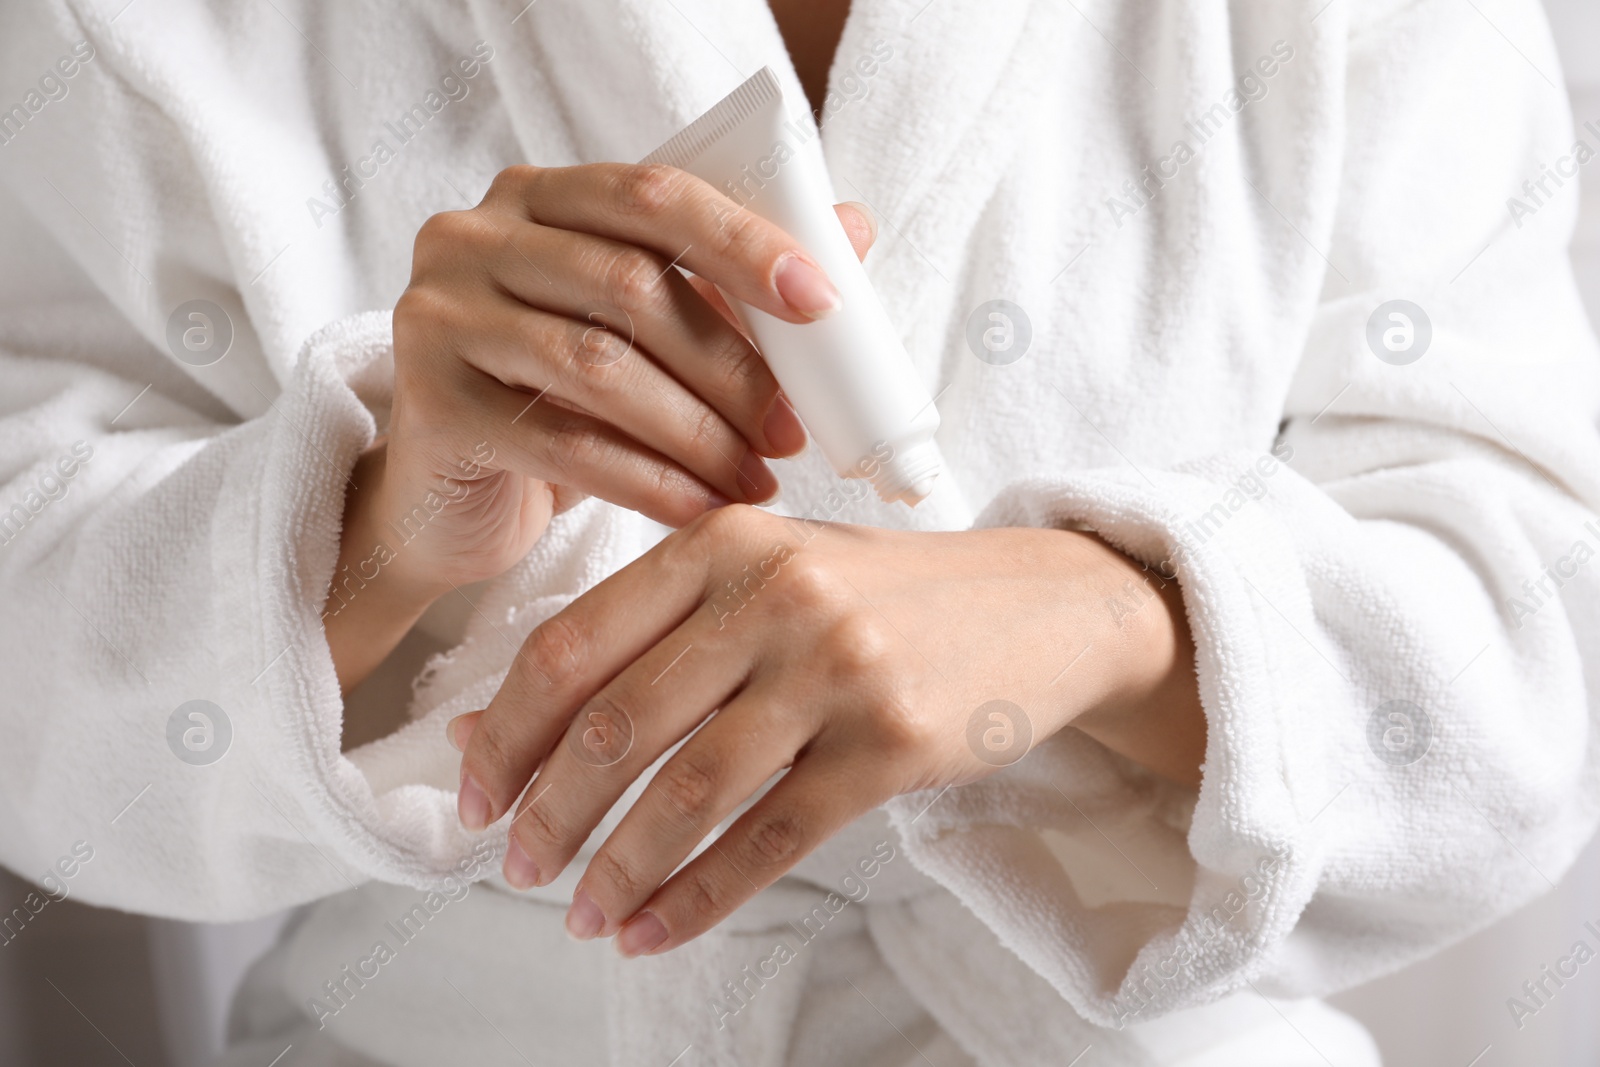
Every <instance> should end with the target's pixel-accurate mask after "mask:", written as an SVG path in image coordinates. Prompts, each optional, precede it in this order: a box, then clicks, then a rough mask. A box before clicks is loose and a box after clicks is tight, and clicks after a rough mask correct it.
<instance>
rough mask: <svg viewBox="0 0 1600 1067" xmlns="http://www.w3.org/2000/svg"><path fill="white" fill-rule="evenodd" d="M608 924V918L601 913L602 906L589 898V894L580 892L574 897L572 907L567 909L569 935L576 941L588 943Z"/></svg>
mask: <svg viewBox="0 0 1600 1067" xmlns="http://www.w3.org/2000/svg"><path fill="white" fill-rule="evenodd" d="M605 924H606V917H605V915H603V914H602V913H601V911H600V905H598V904H596V903H595V902H594V901H593V900H591V899H590V898H589V894H588V893H585V892H584V891H583V890H581V889H580V890H578V891H577V892H576V893H575V894H573V897H572V907H570V908H568V909H567V933H569V934H571V935H572V936H573V938H574V939H575V940H578V941H588V940H590V939H591V938H593V937H594V935H596V934H598V933H599V932H600V930H601V928H602V927H604V926H605Z"/></svg>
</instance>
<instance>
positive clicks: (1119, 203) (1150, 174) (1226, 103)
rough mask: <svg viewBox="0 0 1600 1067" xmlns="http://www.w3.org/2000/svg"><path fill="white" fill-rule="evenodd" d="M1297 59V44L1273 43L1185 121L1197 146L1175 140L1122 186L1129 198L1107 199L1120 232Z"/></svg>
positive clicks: (1109, 197) (1114, 197)
mask: <svg viewBox="0 0 1600 1067" xmlns="http://www.w3.org/2000/svg"><path fill="white" fill-rule="evenodd" d="M1293 58H1294V46H1293V45H1291V44H1289V42H1287V41H1275V42H1273V45H1272V50H1271V52H1270V53H1269V54H1267V55H1264V56H1262V57H1261V58H1259V59H1257V60H1256V61H1255V63H1254V64H1252V65H1251V66H1250V67H1248V68H1246V69H1245V71H1244V73H1242V74H1240V75H1239V77H1238V79H1237V81H1236V82H1235V83H1234V84H1233V85H1230V86H1229V87H1228V91H1227V92H1225V93H1223V94H1222V99H1221V100H1220V101H1219V102H1217V103H1215V104H1212V105H1211V107H1210V108H1209V109H1207V110H1206V111H1204V112H1202V113H1201V114H1200V115H1198V116H1196V117H1195V118H1192V119H1187V120H1185V121H1184V124H1183V128H1184V129H1185V130H1187V131H1188V132H1189V134H1190V136H1191V137H1193V138H1194V144H1190V143H1189V142H1188V141H1187V140H1181V139H1180V140H1177V141H1174V142H1173V144H1172V150H1171V152H1169V153H1168V154H1167V155H1164V156H1162V157H1161V158H1160V159H1158V160H1156V161H1155V162H1154V163H1147V164H1145V166H1144V167H1143V168H1142V169H1141V170H1140V171H1139V177H1138V179H1137V180H1135V179H1133V178H1129V179H1128V180H1127V181H1125V182H1123V183H1122V197H1126V199H1123V198H1122V197H1119V196H1116V195H1112V196H1108V197H1106V209H1107V210H1108V211H1110V212H1111V221H1113V222H1115V223H1116V224H1117V229H1119V230H1120V229H1122V224H1123V222H1124V221H1126V220H1127V219H1131V218H1133V217H1134V216H1135V215H1137V214H1139V212H1141V211H1143V210H1144V209H1145V208H1146V207H1148V206H1149V205H1150V204H1151V203H1152V202H1153V201H1154V200H1155V199H1156V197H1157V196H1158V195H1159V194H1160V192H1161V190H1162V189H1164V188H1166V185H1167V183H1168V182H1170V181H1172V180H1173V179H1175V178H1176V177H1177V176H1178V174H1179V172H1180V171H1182V169H1183V168H1184V166H1186V165H1187V164H1188V163H1189V162H1190V161H1191V160H1193V159H1194V158H1195V156H1197V155H1199V153H1200V149H1202V148H1204V147H1205V146H1206V143H1207V142H1208V141H1210V140H1211V139H1212V138H1213V137H1215V136H1216V135H1217V133H1218V132H1219V131H1221V130H1222V128H1223V127H1224V126H1226V125H1227V124H1228V123H1229V122H1230V121H1232V120H1233V119H1235V118H1237V117H1238V115H1239V113H1240V112H1242V111H1243V110H1244V109H1245V108H1246V107H1247V106H1248V105H1250V104H1253V103H1255V102H1257V101H1259V100H1262V99H1265V97H1266V95H1267V88H1268V87H1267V82H1268V80H1269V79H1271V78H1272V77H1273V76H1275V75H1276V74H1277V73H1278V71H1279V70H1281V69H1282V67H1283V65H1285V64H1287V63H1288V62H1289V61H1290V60H1291V59H1293Z"/></svg>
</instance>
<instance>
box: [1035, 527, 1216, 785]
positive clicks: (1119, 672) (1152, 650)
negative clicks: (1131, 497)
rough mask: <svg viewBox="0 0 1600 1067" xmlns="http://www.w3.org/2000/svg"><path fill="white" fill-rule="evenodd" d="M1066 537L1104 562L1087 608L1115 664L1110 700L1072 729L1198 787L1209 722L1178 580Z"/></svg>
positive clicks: (1085, 534) (1098, 542)
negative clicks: (1093, 614)
mask: <svg viewBox="0 0 1600 1067" xmlns="http://www.w3.org/2000/svg"><path fill="white" fill-rule="evenodd" d="M1063 532H1064V533H1065V534H1066V535H1068V536H1072V537H1075V538H1079V539H1081V540H1082V542H1083V543H1084V546H1085V548H1086V549H1087V550H1088V552H1089V554H1090V555H1091V556H1092V557H1093V558H1095V559H1096V560H1097V563H1096V564H1095V565H1094V569H1095V572H1096V575H1095V578H1094V579H1093V580H1092V583H1091V589H1092V590H1094V593H1093V594H1092V595H1091V597H1090V602H1089V603H1088V604H1087V606H1088V608H1089V609H1090V610H1091V611H1095V612H1103V615H1102V616H1101V618H1100V620H1099V624H1098V625H1097V626H1095V627H1091V628H1090V629H1091V631H1094V632H1098V633H1099V634H1100V635H1101V636H1099V637H1097V638H1095V639H1094V640H1095V642H1096V643H1097V644H1098V643H1100V642H1104V643H1105V644H1106V645H1107V646H1108V648H1107V653H1108V654H1109V655H1110V657H1111V659H1112V661H1113V662H1114V667H1113V668H1112V669H1111V671H1110V672H1109V678H1108V687H1107V691H1106V693H1105V695H1104V697H1103V698H1102V699H1100V700H1098V701H1096V702H1095V703H1094V705H1093V706H1092V707H1091V708H1090V709H1089V710H1087V711H1085V712H1083V713H1082V714H1080V715H1078V716H1077V717H1076V718H1075V719H1073V721H1072V725H1073V726H1074V727H1076V728H1077V729H1079V730H1082V731H1083V732H1084V733H1087V734H1088V735H1089V736H1091V737H1093V738H1095V740H1097V741H1100V742H1101V743H1102V744H1104V745H1106V746H1107V747H1108V748H1111V749H1112V750H1114V751H1116V752H1119V753H1121V754H1122V755H1125V756H1128V757H1129V758H1131V759H1133V760H1135V761H1136V762H1138V763H1141V764H1143V765H1145V766H1147V767H1149V768H1150V769H1151V770H1154V771H1157V772H1158V773H1161V774H1163V775H1165V776H1166V777H1169V778H1172V779H1174V780H1176V781H1180V782H1184V783H1186V784H1196V783H1198V782H1199V780H1200V764H1201V762H1202V761H1203V760H1204V757H1205V738H1206V722H1205V713H1204V710H1203V708H1202V705H1201V703H1200V694H1199V684H1198V679H1197V677H1196V675H1195V649H1194V641H1193V638H1192V636H1191V634H1190V631H1189V623H1188V617H1187V614H1186V612H1185V609H1184V602H1183V593H1182V589H1181V587H1180V586H1179V584H1178V580H1177V577H1176V576H1175V575H1174V576H1171V577H1169V576H1166V575H1163V574H1162V573H1161V572H1160V571H1159V570H1157V569H1156V568H1153V567H1149V566H1146V565H1144V564H1141V563H1139V562H1138V561H1136V560H1134V559H1132V558H1130V557H1128V556H1126V555H1124V554H1123V553H1121V552H1120V551H1118V550H1117V549H1116V548H1114V547H1112V546H1111V545H1110V544H1108V543H1107V542H1105V541H1104V540H1102V539H1101V538H1100V537H1099V536H1098V535H1097V534H1095V533H1093V532H1092V531H1063Z"/></svg>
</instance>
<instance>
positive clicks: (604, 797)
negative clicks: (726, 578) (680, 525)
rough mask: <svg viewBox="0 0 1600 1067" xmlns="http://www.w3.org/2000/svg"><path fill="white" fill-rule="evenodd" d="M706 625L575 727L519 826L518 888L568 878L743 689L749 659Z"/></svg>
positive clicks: (522, 809) (679, 632) (624, 680)
mask: <svg viewBox="0 0 1600 1067" xmlns="http://www.w3.org/2000/svg"><path fill="white" fill-rule="evenodd" d="M700 618H701V616H699V615H691V616H690V617H689V619H688V621H687V622H685V623H684V624H683V625H681V626H679V627H678V628H677V629H676V630H674V631H673V632H672V633H671V634H669V635H668V636H667V637H666V638H664V639H663V640H662V641H660V642H659V643H658V644H656V645H655V646H654V647H653V648H651V649H650V650H649V651H648V652H646V653H645V654H644V655H643V656H641V657H639V658H638V659H637V660H635V661H634V662H633V663H632V664H630V665H629V666H628V667H627V669H625V670H623V671H622V672H621V673H620V674H618V675H617V676H616V677H615V678H614V679H612V680H611V681H610V682H608V683H607V684H606V685H605V686H604V687H602V688H601V690H600V691H599V692H598V693H596V694H595V695H594V696H593V697H591V698H589V699H588V700H587V701H585V702H584V704H583V706H582V707H581V708H580V709H579V710H578V713H577V714H576V715H574V716H573V717H572V719H571V722H570V725H568V726H567V728H566V730H565V732H564V734H563V736H562V737H561V738H560V740H558V741H557V742H556V743H555V744H554V746H553V747H552V748H551V750H550V754H549V756H548V757H547V758H546V759H545V762H544V766H543V767H542V768H541V769H540V771H539V777H538V780H537V781H536V782H534V785H533V788H532V789H530V790H529V791H528V793H527V795H525V796H524V797H523V800H522V802H521V803H520V804H519V805H518V807H517V815H516V817H515V818H514V819H512V821H511V834H512V848H513V851H512V852H508V854H507V861H506V878H507V880H508V881H510V882H511V884H512V886H513V887H514V888H517V889H527V888H529V887H530V886H534V885H546V884H548V883H549V882H551V881H553V880H554V879H555V878H556V877H557V876H558V875H560V873H561V872H562V870H564V869H565V868H566V866H567V864H568V863H570V862H571V861H572V857H573V856H574V855H576V854H577V852H578V849H579V848H580V847H582V845H583V843H584V842H585V841H587V840H588V838H589V835H590V834H591V833H592V832H593V831H594V828H595V827H596V826H597V825H599V823H600V820H601V819H602V818H603V817H604V816H605V814H606V812H608V811H610V810H611V809H612V807H613V806H614V805H615V804H616V803H617V801H618V800H619V799H621V797H622V794H623V792H624V791H626V790H627V788H628V786H629V785H631V784H632V783H633V781H634V780H635V779H637V778H638V777H639V776H640V775H641V774H643V773H644V772H645V771H646V770H647V769H648V768H649V767H650V766H651V764H653V763H655V761H656V760H657V759H658V758H659V757H660V756H661V754H662V753H663V752H666V751H667V750H668V749H670V748H671V747H672V746H673V745H675V744H677V743H678V742H679V741H681V740H683V738H684V737H686V736H687V735H688V734H690V733H691V732H693V731H694V729H695V727H697V726H699V725H700V724H701V723H702V722H704V721H705V719H706V717H707V716H708V715H710V714H711V712H712V710H713V709H714V708H716V707H717V706H718V705H720V704H721V703H723V701H724V700H725V699H726V698H728V697H729V696H731V695H732V694H733V693H734V691H735V690H737V689H738V688H739V686H740V685H742V684H743V682H744V679H745V676H746V674H747V673H748V668H749V659H748V653H741V651H740V649H739V647H737V646H734V645H732V644H730V642H729V639H728V635H727V634H726V633H722V632H719V631H715V630H711V631H708V630H707V628H706V627H705V626H703V625H700V624H699V622H700ZM515 850H520V855H514V851H515ZM666 873H670V868H669V870H668V871H667V872H664V873H663V875H662V877H665V875H666ZM625 874H626V872H625V871H622V870H618V871H617V872H616V875H617V877H618V878H621V877H624V876H625ZM644 888H645V891H646V892H648V890H649V889H650V888H654V885H653V884H652V885H651V886H649V887H644Z"/></svg>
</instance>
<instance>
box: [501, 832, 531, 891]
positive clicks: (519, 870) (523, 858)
mask: <svg viewBox="0 0 1600 1067" xmlns="http://www.w3.org/2000/svg"><path fill="white" fill-rule="evenodd" d="M502 872H503V873H504V874H505V876H506V881H507V882H508V883H510V885H511V888H512V889H532V888H533V887H534V886H535V885H537V884H538V883H539V865H538V864H537V863H535V862H533V857H532V856H530V855H528V854H527V853H526V852H524V851H523V849H522V844H521V842H519V841H518V840H517V835H516V834H512V835H511V840H509V841H508V842H506V862H505V866H504V868H502Z"/></svg>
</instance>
